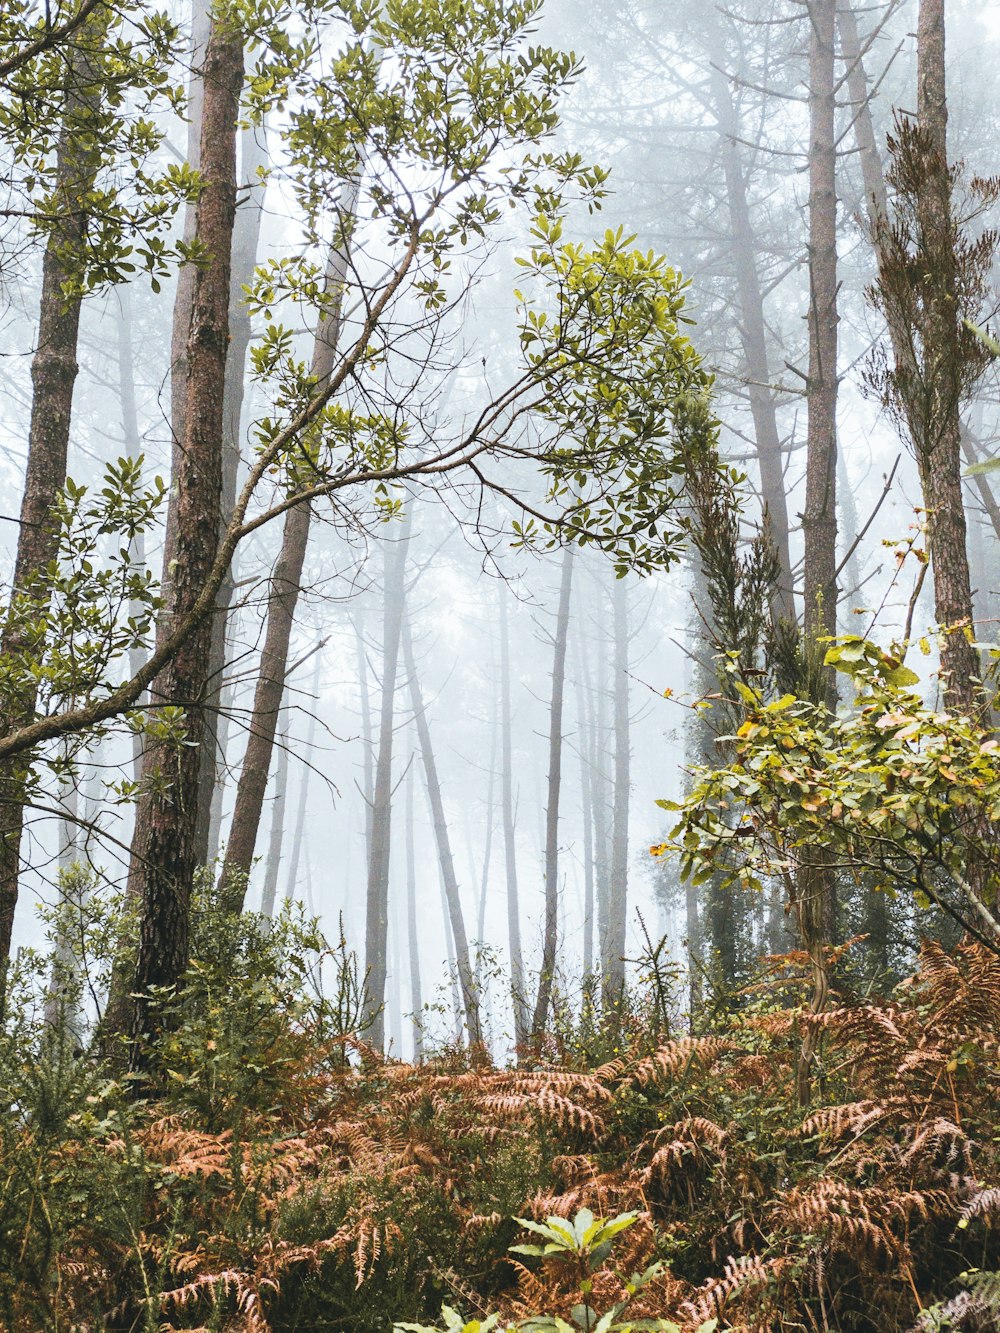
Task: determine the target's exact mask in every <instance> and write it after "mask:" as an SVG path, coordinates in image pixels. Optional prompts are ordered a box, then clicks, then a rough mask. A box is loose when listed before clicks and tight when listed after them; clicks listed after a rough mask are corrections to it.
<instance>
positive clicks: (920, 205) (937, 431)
mask: <svg viewBox="0 0 1000 1333" xmlns="http://www.w3.org/2000/svg"><path fill="white" fill-rule="evenodd" d="M917 121H918V124H919V127H920V130H921V132H922V134H923V135H924V136H925V138H926V144H927V149H928V151H927V153H926V157H925V163H924V172H923V178H922V188H921V189H920V191H919V193H918V195H917V200H916V207H917V224H918V227H919V230H920V238H921V251H922V253H921V255H920V257H919V258H920V260H921V261H923V263H924V267H925V268H926V269H927V271H928V274H929V277H930V281H926V282H925V287H924V293H923V295H924V320H925V327H924V329H923V330H922V334H923V336H922V339H921V341H922V344H923V348H924V359H925V365H924V381H925V394H926V396H927V398H928V399H929V400H930V401H931V402H933V403H934V404H935V405H936V410H935V411H934V412H933V414H927V413H925V414H924V425H925V430H926V435H925V438H924V439H923V440H922V441H915V443H917V462H918V464H919V467H920V480H921V485H922V487H923V493H924V504H925V506H926V509H927V522H928V538H929V546H930V555H931V568H932V570H933V572H934V614H935V617H936V619H937V622H938V624H939V625H941V626H942V627H943V629H944V635H945V637H944V642H943V644H942V648H941V676H942V678H943V681H944V685H945V699H946V701H947V703H948V705H949V707H951V708H953V709H955V710H956V711H961V712H965V713H969V714H973V715H974V714H975V713H976V711H977V709H978V708H980V707H981V700H980V699H979V698H978V695H979V687H978V681H979V679H980V677H981V675H982V666H981V663H980V661H979V655H978V653H977V651H976V649H975V648H974V647H973V646H972V642H971V640H972V637H973V634H972V627H973V611H972V584H971V579H970V577H969V557H968V550H967V546H966V535H967V534H966V525H965V505H964V502H963V496H962V454H961V448H962V444H961V441H962V422H961V371H960V367H961V364H962V352H961V349H960V344H959V336H958V320H957V314H956V312H957V310H958V308H959V301H958V284H957V277H958V274H957V266H956V260H955V226H954V218H953V212H952V198H951V191H952V182H951V173H950V171H949V168H948V101H947V83H946V77H945V23H944V0H920V16H919V20H918V24H917Z"/></svg>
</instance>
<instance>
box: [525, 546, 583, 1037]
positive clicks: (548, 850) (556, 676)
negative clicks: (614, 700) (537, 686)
mask: <svg viewBox="0 0 1000 1333" xmlns="http://www.w3.org/2000/svg"><path fill="white" fill-rule="evenodd" d="M572 587H573V547H572V546H567V547H566V549H565V551H564V552H563V561H562V577H561V579H560V582H559V607H558V610H557V612H556V627H555V637H554V639H553V648H552V700H551V703H550V705H549V780H548V799H547V801H546V806H545V924H544V927H543V932H542V966H541V972H540V974H539V977H538V998H537V999H536V1001H535V1012H534V1015H533V1017H532V1020H531V1036H532V1040H533V1041H535V1042H536V1043H538V1042H540V1041H541V1039H542V1037H543V1036H544V1033H545V1025H546V1023H547V1022H548V1017H549V1008H550V1006H551V1003H552V985H553V981H554V978H555V967H556V952H557V948H558V942H559V941H558V934H559V793H560V788H561V786H562V742H563V696H564V693H565V686H566V644H567V641H568V638H569V604H570V594H571V592H572Z"/></svg>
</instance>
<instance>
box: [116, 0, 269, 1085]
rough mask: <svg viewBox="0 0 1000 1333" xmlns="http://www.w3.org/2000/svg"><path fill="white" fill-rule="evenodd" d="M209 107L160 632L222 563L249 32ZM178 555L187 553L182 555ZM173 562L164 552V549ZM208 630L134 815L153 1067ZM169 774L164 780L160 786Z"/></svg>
mask: <svg viewBox="0 0 1000 1333" xmlns="http://www.w3.org/2000/svg"><path fill="white" fill-rule="evenodd" d="M204 76H205V101H204V114H203V117H202V132H201V174H202V179H203V182H204V186H203V189H202V193H201V195H200V197H199V200H198V216H197V234H198V237H199V240H200V241H201V244H202V245H203V247H204V249H205V251H206V253H207V255H208V259H207V261H206V262H205V264H204V265H202V266H200V267H199V268H198V270H197V272H196V274H195V278H194V293H193V298H192V304H191V326H190V334H189V338H188V345H187V384H186V392H185V413H184V420H185V427H184V441H183V445H184V447H183V449H182V450H181V456H180V458H179V459H178V464H179V468H178V472H177V475H176V477H175V478H174V485H173V490H172V493H171V503H170V509H171V511H172V514H173V526H174V530H175V531H176V532H177V533H178V534H181V535H182V540H183V559H180V558H178V559H177V560H176V562H175V565H174V568H173V569H172V571H170V572H171V573H172V577H171V578H170V580H169V593H168V596H167V603H166V608H165V611H166V614H165V615H164V617H163V620H162V621H161V625H160V626H159V629H158V635H165V634H166V633H168V632H169V628H170V627H171V626H172V625H173V624H174V623H176V622H177V621H179V620H180V619H181V618H182V617H183V616H185V615H186V614H188V613H189V612H190V611H191V609H192V608H193V606H194V604H195V602H196V600H197V598H198V596H199V594H200V593H201V590H202V588H203V587H204V585H205V582H206V580H207V578H208V575H209V573H210V571H211V568H212V565H213V563H214V560H215V555H216V551H217V549H218V543H219V519H220V514H219V496H220V491H221V486H222V452H223V416H222V408H223V394H224V388H225V374H226V355H227V352H228V348H229V293H230V248H231V245H232V235H233V222H234V219H235V215H236V127H237V118H238V116H239V104H240V93H241V90H242V87H243V41H242V36H241V34H239V33H238V32H237V31H234V30H233V29H232V28H231V27H229V26H227V25H225V24H223V23H221V22H218V21H215V22H213V24H212V27H211V31H210V34H209V38H208V47H207V50H206V53H205V65H204ZM177 550H178V554H180V545H178V547H177ZM164 558H165V560H168V554H167V553H165V556H164ZM210 648H211V622H210V621H204V622H202V623H201V624H200V625H198V627H197V628H196V629H195V630H194V631H193V633H192V634H191V636H190V637H189V638H188V639H187V640H186V641H185V643H184V644H183V646H182V647H181V648H180V649H179V651H178V652H177V654H176V656H175V657H174V658H173V659H172V661H171V662H170V664H169V665H168V666H167V667H166V668H165V669H164V670H163V672H162V673H161V674H160V676H159V677H158V678H157V680H156V681H155V682H154V688H153V690H152V691H151V694H152V696H153V698H154V699H155V700H156V701H157V702H158V703H162V704H167V705H171V706H173V707H180V708H183V709H184V710H185V713H186V729H187V738H186V739H187V743H186V744H184V745H181V746H171V745H164V744H156V745H150V746H148V747H147V749H146V753H145V756H144V760H143V775H144V777H146V778H149V779H150V780H151V786H150V789H149V790H148V791H147V792H146V794H144V795H143V796H142V798H141V799H140V801H139V804H138V807H137V810H136V826H135V833H134V835H133V840H132V869H131V873H132V874H134V875H135V876H136V878H137V882H138V883H139V884H140V885H141V908H140V934H139V952H138V959H137V963H136V973H135V985H134V992H135V993H136V996H137V999H136V1001H135V1008H134V1014H133V1019H132V1025H131V1033H132V1036H133V1038H134V1039H135V1040H134V1042H133V1045H132V1063H133V1066H134V1067H135V1068H140V1067H142V1066H143V1065H144V1064H145V1063H146V1059H147V1056H146V1048H145V1044H144V1039H145V1038H149V1037H151V1036H152V1035H153V1029H154V1027H155V1026H156V1021H157V1020H156V1018H155V1017H154V1014H153V1001H152V998H151V994H150V992H151V989H152V988H154V987H165V988H169V987H172V986H175V985H176V984H177V982H178V981H179V980H180V978H181V976H182V975H183V973H184V970H185V968H186V967H187V963H188V939H189V928H190V899H191V887H192V883H193V880H194V872H195V868H196V865H197V862H196V858H195V848H194V831H195V820H196V818H197V812H198V784H199V778H200V764H201V760H200V754H199V749H198V746H199V743H200V741H201V727H200V721H201V713H200V708H199V705H200V704H201V702H202V701H203V699H204V694H205V689H206V686H207V683H208V675H209V666H210V662H209V654H210ZM156 777H162V782H152V780H153V779H154V778H156Z"/></svg>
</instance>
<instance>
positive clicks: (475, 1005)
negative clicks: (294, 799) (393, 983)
mask: <svg viewBox="0 0 1000 1333" xmlns="http://www.w3.org/2000/svg"><path fill="white" fill-rule="evenodd" d="M403 658H404V661H405V663H406V674H407V675H408V676H409V678H410V701H411V704H412V707H413V720H414V722H415V723H416V727H417V737H418V739H419V742H420V755H421V758H422V760H423V764H424V776H425V778H426V779H427V799H428V802H429V803H430V807H431V820H432V822H433V824H434V838H435V841H436V843H437V850H438V861H439V863H440V866H441V885H442V888H443V891H444V896H445V901H446V903H447V912H448V922H449V925H450V926H451V937H452V941H453V942H454V947H455V966H456V968H457V970H458V983H459V987H460V988H461V995H462V1009H463V1011H464V1013H465V1024H466V1028H467V1029H468V1033H469V1045H470V1046H471V1047H472V1049H473V1050H476V1049H477V1048H478V1047H480V1046H482V1041H483V1033H482V1027H481V1025H480V1019H479V992H478V990H477V989H476V978H475V976H474V974H473V970H472V960H471V958H470V956H469V941H468V937H467V935H466V930H465V916H464V914H463V912H462V899H461V896H460V894H459V889H458V876H457V875H456V874H455V860H454V857H453V856H452V853H451V839H450V838H449V836H448V821H447V819H446V818H445V813H444V800H443V798H442V795H441V783H440V780H439V778H438V771H437V761H436V760H435V758H434V747H433V745H432V744H431V731H430V726H429V724H428V722H427V710H426V708H425V707H424V700H423V693H422V691H421V689H420V680H419V678H418V676H417V667H416V662H415V661H414V659H413V642H412V639H411V637H410V627H409V624H407V623H404V625H403ZM376 808H377V807H376Z"/></svg>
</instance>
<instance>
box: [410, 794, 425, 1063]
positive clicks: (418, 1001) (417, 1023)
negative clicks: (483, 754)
mask: <svg viewBox="0 0 1000 1333" xmlns="http://www.w3.org/2000/svg"><path fill="white" fill-rule="evenodd" d="M406 939H407V945H408V948H409V955H410V1013H411V1016H412V1023H413V1059H414V1061H415V1062H416V1063H417V1064H419V1063H420V1061H421V1060H422V1059H423V1058H424V1023H423V1010H424V1001H423V994H422V991H421V987H420V941H419V938H418V936H417V860H416V854H415V848H414V838H413V770H412V769H411V770H410V772H409V773H407V775H406Z"/></svg>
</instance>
